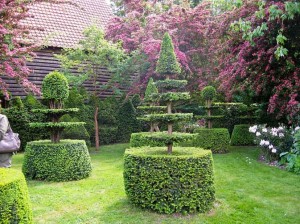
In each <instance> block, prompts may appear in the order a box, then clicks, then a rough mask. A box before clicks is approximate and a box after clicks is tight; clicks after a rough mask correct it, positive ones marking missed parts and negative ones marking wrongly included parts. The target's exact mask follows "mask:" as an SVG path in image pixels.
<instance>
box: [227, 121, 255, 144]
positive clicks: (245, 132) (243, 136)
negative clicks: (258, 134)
mask: <svg viewBox="0 0 300 224" xmlns="http://www.w3.org/2000/svg"><path fill="white" fill-rule="evenodd" d="M249 127H250V125H248V124H239V125H234V129H233V132H232V135H231V145H254V135H253V134H252V133H250V132H249Z"/></svg>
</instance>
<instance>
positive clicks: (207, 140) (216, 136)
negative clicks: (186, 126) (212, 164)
mask: <svg viewBox="0 0 300 224" xmlns="http://www.w3.org/2000/svg"><path fill="white" fill-rule="evenodd" d="M194 133H195V134H197V135H196V136H195V137H194V139H193V144H192V145H193V146H194V147H200V148H204V149H210V150H211V151H212V152H213V153H225V152H228V148H229V142H230V135H229V132H228V129H226V128H212V129H208V128H196V129H195V130H194Z"/></svg>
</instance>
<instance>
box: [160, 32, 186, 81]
mask: <svg viewBox="0 0 300 224" xmlns="http://www.w3.org/2000/svg"><path fill="white" fill-rule="evenodd" d="M180 71H181V69H180V65H179V63H178V62H177V59H176V55H175V52H174V47H173V43H172V39H171V37H170V35H169V34H168V33H165V35H164V37H163V41H162V44H161V49H160V56H159V59H158V61H157V65H156V72H157V73H159V74H161V75H166V76H168V75H172V74H178V73H180Z"/></svg>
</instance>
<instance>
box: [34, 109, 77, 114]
mask: <svg viewBox="0 0 300 224" xmlns="http://www.w3.org/2000/svg"><path fill="white" fill-rule="evenodd" d="M31 111H32V112H33V113H41V114H55V115H63V114H69V113H74V112H78V111H79V109H78V108H67V109H33V110H31Z"/></svg>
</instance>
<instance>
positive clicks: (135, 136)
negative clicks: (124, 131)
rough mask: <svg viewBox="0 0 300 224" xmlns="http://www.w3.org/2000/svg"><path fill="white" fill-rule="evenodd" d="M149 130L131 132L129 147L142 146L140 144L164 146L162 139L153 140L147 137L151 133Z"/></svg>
mask: <svg viewBox="0 0 300 224" xmlns="http://www.w3.org/2000/svg"><path fill="white" fill-rule="evenodd" d="M152 134H153V133H151V132H139V133H132V134H131V138H130V147H142V146H151V147H156V146H165V143H164V142H162V141H155V140H153V139H150V138H148V136H149V135H152Z"/></svg>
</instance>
